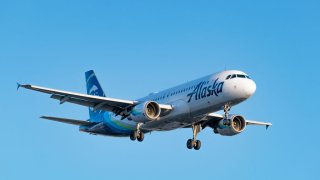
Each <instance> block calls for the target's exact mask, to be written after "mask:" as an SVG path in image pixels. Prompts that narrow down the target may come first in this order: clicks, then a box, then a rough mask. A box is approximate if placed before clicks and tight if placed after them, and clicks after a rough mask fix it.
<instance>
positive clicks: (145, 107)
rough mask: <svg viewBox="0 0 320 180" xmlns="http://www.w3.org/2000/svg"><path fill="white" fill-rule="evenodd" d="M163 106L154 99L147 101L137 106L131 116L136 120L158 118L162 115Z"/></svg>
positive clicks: (143, 120)
mask: <svg viewBox="0 0 320 180" xmlns="http://www.w3.org/2000/svg"><path fill="white" fill-rule="evenodd" d="M160 114H161V108H160V106H159V104H158V103H156V102H154V101H147V102H143V103H141V104H138V105H137V106H135V107H134V108H133V109H132V111H131V114H130V118H131V119H132V120H133V121H135V122H141V123H144V122H148V121H154V120H157V119H158V118H159V117H160Z"/></svg>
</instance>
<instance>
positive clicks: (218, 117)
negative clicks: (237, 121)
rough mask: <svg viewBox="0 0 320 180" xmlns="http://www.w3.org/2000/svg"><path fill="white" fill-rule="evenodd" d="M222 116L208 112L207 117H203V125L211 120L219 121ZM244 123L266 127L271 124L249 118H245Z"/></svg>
mask: <svg viewBox="0 0 320 180" xmlns="http://www.w3.org/2000/svg"><path fill="white" fill-rule="evenodd" d="M223 118H224V116H223V115H220V114H215V113H211V114H208V115H207V117H205V119H206V121H205V122H204V124H205V125H209V123H211V122H212V121H213V122H217V121H220V120H222V119H223ZM245 121H246V124H247V125H258V126H266V128H267V129H268V128H269V127H270V126H272V123H267V122H259V121H251V120H246V119H245Z"/></svg>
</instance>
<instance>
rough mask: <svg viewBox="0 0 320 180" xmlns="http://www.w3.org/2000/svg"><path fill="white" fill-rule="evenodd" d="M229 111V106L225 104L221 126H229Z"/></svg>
mask: <svg viewBox="0 0 320 180" xmlns="http://www.w3.org/2000/svg"><path fill="white" fill-rule="evenodd" d="M230 110H231V106H230V105H229V104H226V105H224V106H223V111H224V121H223V124H224V125H227V126H230V124H231V122H230V119H229V111H230Z"/></svg>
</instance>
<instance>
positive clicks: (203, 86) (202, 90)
mask: <svg viewBox="0 0 320 180" xmlns="http://www.w3.org/2000/svg"><path fill="white" fill-rule="evenodd" d="M218 80H219V78H218V79H216V80H215V81H214V83H213V84H211V85H208V84H207V81H203V82H200V83H199V84H198V85H197V86H196V87H195V88H194V90H193V92H192V93H190V94H188V97H189V100H188V103H190V102H191V100H192V98H193V97H195V100H196V101H197V100H199V99H203V98H206V97H210V96H213V95H215V96H219V94H220V93H222V90H223V85H224V82H218Z"/></svg>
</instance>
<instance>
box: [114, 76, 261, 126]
mask: <svg viewBox="0 0 320 180" xmlns="http://www.w3.org/2000/svg"><path fill="white" fill-rule="evenodd" d="M255 91H256V84H255V82H254V81H253V80H252V79H250V78H249V77H248V76H247V75H246V74H245V73H243V72H241V71H223V72H220V73H216V74H212V75H209V76H205V77H203V78H200V79H197V80H194V81H191V82H188V83H185V84H182V85H179V86H176V87H173V88H170V89H167V90H164V91H160V92H158V93H152V94H150V95H149V96H147V97H144V98H141V99H139V100H138V101H141V102H143V101H155V102H157V103H160V104H169V105H171V106H172V107H173V110H172V111H171V112H170V113H168V115H165V116H163V117H161V118H159V119H158V120H154V121H150V122H146V123H144V124H143V125H142V127H141V128H142V129H144V130H147V131H168V130H173V129H177V128H182V127H186V126H190V125H192V124H194V123H196V122H198V121H201V120H203V118H205V117H206V115H208V114H209V113H213V112H216V111H219V110H222V108H223V106H224V105H226V104H229V105H231V106H234V105H237V104H239V103H241V102H243V101H244V100H246V99H248V98H249V97H250V96H252V95H253V94H254V93H255ZM112 121H114V122H115V123H117V124H121V125H123V126H126V127H131V128H132V129H135V128H136V125H137V123H136V122H133V121H131V120H129V119H124V120H121V119H120V117H116V116H115V115H112Z"/></svg>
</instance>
